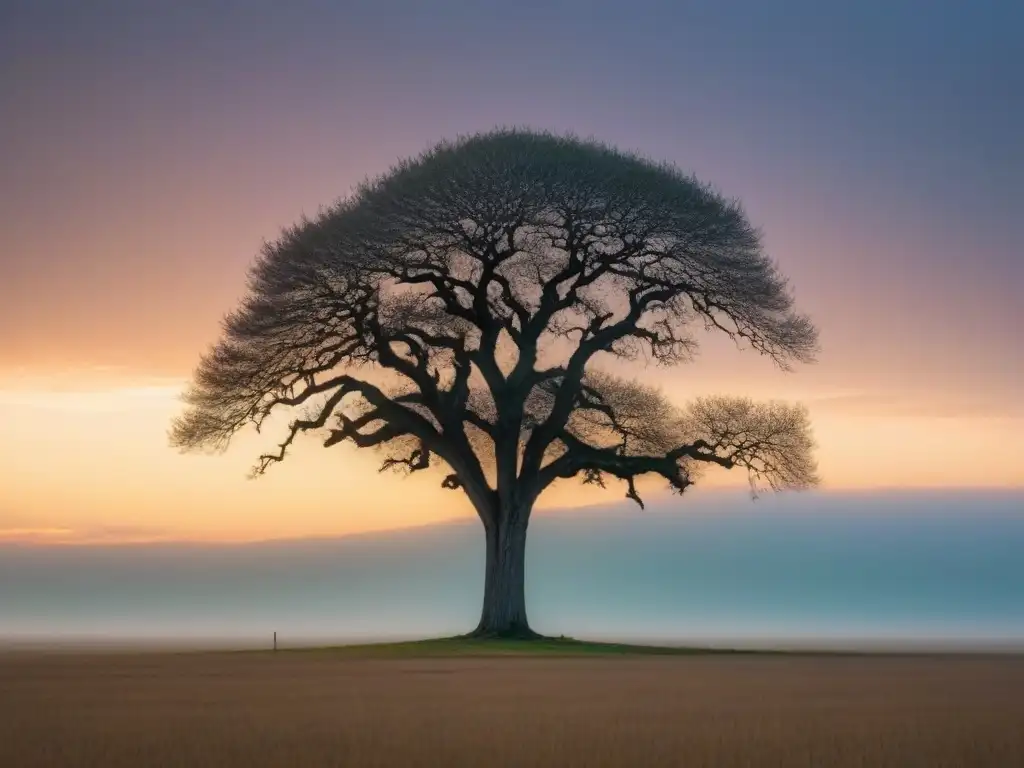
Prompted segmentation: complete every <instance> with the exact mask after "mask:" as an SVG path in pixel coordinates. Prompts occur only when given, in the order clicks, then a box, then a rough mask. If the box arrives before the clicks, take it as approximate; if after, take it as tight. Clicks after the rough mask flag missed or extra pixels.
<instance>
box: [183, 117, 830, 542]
mask: <svg viewBox="0 0 1024 768" xmlns="http://www.w3.org/2000/svg"><path fill="white" fill-rule="evenodd" d="M700 326H704V327H706V328H708V329H711V330H715V331H720V332H723V333H725V334H727V335H729V336H730V337H731V338H733V339H734V340H736V341H737V343H740V344H742V345H745V346H748V347H750V348H752V349H754V350H756V351H757V352H759V353H761V354H763V355H765V356H767V357H769V358H770V359H772V360H773V361H774V362H775V363H776V364H778V365H779V366H781V367H783V368H787V367H789V366H790V365H791V364H792V363H793V362H801V361H809V360H811V359H812V358H813V355H814V351H815V348H816V333H815V330H814V328H813V326H812V324H811V322H810V321H809V320H808V319H807V318H806V317H804V316H802V315H799V314H797V313H795V312H794V310H793V300H792V297H791V294H790V292H789V290H788V287H787V285H786V281H785V280H784V278H783V277H782V275H781V274H780V273H779V271H778V269H777V268H776V266H775V264H774V262H773V261H771V260H770V259H769V258H768V257H767V256H766V255H764V253H763V252H762V249H761V244H760V240H759V237H758V235H757V233H756V231H755V230H754V229H753V228H752V227H751V226H750V224H749V223H748V221H747V219H746V217H745V216H744V214H743V212H742V210H741V208H740V206H739V205H738V203H736V202H735V201H730V200H726V199H724V198H722V197H721V196H720V195H718V194H717V193H715V192H714V191H713V190H711V189H710V188H709V187H708V186H706V185H704V184H702V183H700V182H698V181H696V180H695V179H693V178H692V177H690V176H686V175H684V174H682V173H680V172H679V171H677V170H676V169H674V168H672V167H669V166H665V165H655V164H652V163H650V162H648V161H645V160H643V159H640V158H637V157H634V156H632V155H628V154H623V153H621V152H618V151H615V150H612V149H609V148H607V147H605V146H602V145H600V144H597V143H593V142H581V141H577V140H575V139H571V138H562V137H555V136H551V135H547V134H536V133H530V132H524V131H498V132H494V133H490V134H485V135H479V136H474V137H471V138H467V139H463V140H460V141H457V142H454V143H444V144H441V145H439V146H437V147H435V148H434V149H433V150H431V151H429V152H427V153H425V154H424V155H422V156H421V157H419V158H416V159H414V160H409V161H405V162H402V163H401V164H399V165H398V166H397V167H396V168H395V169H393V170H392V171H391V172H389V173H388V174H386V175H384V176H382V177H380V178H378V179H376V180H373V181H370V182H367V183H366V184H364V185H362V186H361V187H360V188H359V190H358V191H357V193H356V194H355V195H354V196H353V197H352V198H351V199H349V200H346V201H343V202H340V203H337V204H335V205H334V206H332V207H330V208H328V209H326V210H324V211H322V212H321V213H320V214H319V215H317V216H316V217H315V218H313V219H303V220H302V221H301V222H300V223H299V224H297V225H296V226H294V227H291V228H289V229H287V230H285V231H284V232H283V233H282V235H281V236H280V237H279V238H278V239H277V240H276V241H275V242H272V243H268V244H267V245H266V246H265V247H264V248H263V250H262V253H261V255H260V256H259V258H258V259H257V261H256V263H255V265H254V266H253V268H252V270H251V273H250V279H249V295H248V297H247V298H246V300H245V301H244V302H243V303H242V306H241V307H240V308H239V309H238V310H237V311H235V312H233V313H232V314H230V315H229V316H228V317H227V318H226V319H225V322H224V333H223V336H222V338H221V340H220V341H219V342H218V343H217V345H216V346H215V347H213V348H212V349H211V350H210V351H209V352H207V354H206V355H204V356H203V358H202V360H201V362H200V364H199V367H198V369H197V370H196V372H195V378H194V383H193V385H192V387H191V389H190V390H189V391H188V392H187V394H186V396H185V400H186V403H187V405H188V408H187V410H186V411H185V413H184V414H183V415H182V416H181V418H179V419H178V420H177V421H176V422H175V424H174V427H173V429H172V434H171V440H172V443H173V444H174V445H177V446H179V447H181V448H183V449H199V448H211V449H223V448H225V447H226V446H227V444H228V442H229V441H230V439H231V437H232V435H234V434H235V433H236V432H237V431H238V430H239V429H241V428H242V427H244V426H245V425H246V424H253V425H255V427H256V428H257V429H259V428H260V427H262V426H263V424H264V422H265V420H266V419H267V417H268V416H269V415H270V414H271V413H272V412H275V411H276V410H278V409H279V408H288V407H297V406H303V407H312V410H311V411H310V412H309V413H308V414H307V415H306V416H305V417H303V418H298V419H295V420H293V421H292V422H291V423H290V425H289V428H288V432H287V434H286V435H285V437H284V440H283V441H282V442H281V443H280V444H279V445H278V448H277V450H276V451H275V452H272V453H269V454H266V455H264V456H262V457H261V458H260V460H259V463H258V464H257V466H256V468H255V470H254V473H255V474H260V473H262V472H263V471H265V470H266V469H267V468H268V467H269V466H270V465H271V464H273V463H275V462H277V461H280V460H282V459H283V458H284V457H285V455H286V453H287V451H288V449H289V447H290V446H291V444H292V443H293V441H294V439H295V438H296V436H297V435H298V434H300V433H302V432H306V431H320V432H322V433H323V434H324V435H325V439H324V444H325V445H326V446H331V445H335V444H339V443H344V442H351V443H353V444H354V445H356V446H357V447H361V448H371V447H372V448H377V449H381V450H383V451H384V452H385V454H384V455H385V458H384V465H383V468H401V469H405V470H407V471H419V470H422V469H426V468H428V467H430V466H436V465H440V466H446V467H448V470H449V471H448V472H447V473H446V475H445V478H444V480H443V482H442V485H443V486H444V487H446V488H452V489H455V488H459V489H463V490H465V491H466V493H468V494H469V496H470V498H471V499H472V500H473V502H474V505H475V506H476V508H477V510H478V511H479V512H480V514H481V517H482V518H483V519H484V522H485V524H486V523H488V522H489V521H491V520H493V519H496V518H495V516H497V515H499V512H498V511H497V510H498V509H499V508H500V507H501V506H502V505H503V504H505V502H506V501H507V500H508V499H514V500H515V503H516V504H518V505H520V506H525V507H526V508H527V510H528V508H529V507H530V506H532V503H533V501H534V500H535V499H536V497H537V496H538V495H539V494H540V493H541V492H542V491H543V490H544V488H546V487H547V486H548V485H549V484H550V483H551V482H553V481H554V480H555V479H557V478H568V477H575V476H582V477H583V479H584V481H585V482H595V483H603V479H604V478H605V477H606V476H611V477H616V478H619V479H621V480H623V481H624V482H625V483H626V486H627V496H628V497H629V498H631V499H633V500H635V501H636V502H637V503H640V504H641V505H642V501H641V499H640V496H639V493H638V492H637V490H636V485H635V482H634V480H635V478H636V477H638V476H640V475H644V474H655V475H660V476H661V477H662V478H664V479H665V480H666V481H667V482H668V484H669V486H670V487H671V488H673V489H674V490H676V491H678V492H682V491H684V490H685V489H686V488H687V487H688V486H689V485H690V484H692V482H693V480H694V478H695V477H696V473H697V471H698V469H699V467H700V466H702V465H709V464H713V465H719V466H722V467H727V468H732V467H743V468H744V469H745V470H746V471H747V472H748V473H749V474H750V476H751V480H752V482H753V483H754V484H755V485H756V486H758V487H768V488H772V489H781V488H802V487H806V486H808V485H811V484H813V483H814V482H815V475H814V464H813V459H812V447H813V446H812V443H811V439H810V430H809V424H808V422H807V418H806V413H805V412H804V411H803V410H801V409H799V408H794V407H792V406H786V405H782V404H765V405H757V404H754V403H751V402H749V401H745V400H732V399H725V398H711V399H704V400H698V401H696V402H695V403H694V404H692V405H691V406H690V407H688V408H685V409H679V408H677V407H675V406H674V405H672V404H671V403H669V402H668V401H667V400H666V399H665V398H664V397H663V396H662V395H661V394H660V393H658V392H657V391H655V390H652V389H650V388H647V387H644V386H643V385H641V384H638V383H635V382H625V381H622V380H620V379H617V378H615V377H612V376H609V375H607V374H602V373H600V371H598V370H597V368H596V365H597V362H598V361H599V360H600V359H601V358H605V359H614V358H624V359H636V358H639V357H643V358H646V359H649V360H652V361H654V362H657V363H659V364H664V365H676V364H679V363H681V362H685V361H687V360H689V359H691V358H692V355H693V353H694V351H695V350H696V347H697V340H696V338H695V337H694V335H693V333H692V329H693V328H694V327H700ZM558 350H563V351H564V354H563V355H562V356H561V359H558V360H553V359H551V358H552V357H553V356H555V357H557V355H555V352H557V351H558ZM527 514H528V512H527Z"/></svg>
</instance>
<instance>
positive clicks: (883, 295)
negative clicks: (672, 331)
mask: <svg viewBox="0 0 1024 768" xmlns="http://www.w3.org/2000/svg"><path fill="white" fill-rule="evenodd" d="M1022 28H1024V5H1021V4H1020V3H1016V2H1012V1H1011V0H1004V1H1002V2H1000V1H999V0H973V1H969V0H963V1H962V2H961V1H956V2H954V1H952V0H950V1H942V0H934V1H932V2H926V1H925V0H919V1H918V2H912V1H911V0H884V1H882V0H867V1H864V2H858V3H822V2H812V1H811V0H789V1H788V2H784V3H763V2H760V0H715V1H713V2H712V1H711V0H708V2H684V1H683V0H672V1H669V2H663V3H662V2H653V1H649V0H633V1H632V2H628V3H623V2H607V1H605V0H590V1H588V2H584V1H583V0H565V1H563V2H544V3H540V2H533V0H523V1H521V2H515V3H512V2H506V3H489V2H470V1H469V0H436V2H432V3H414V2H411V1H410V2H388V1H387V0H374V1H372V2H370V1H367V2H338V1H337V0H335V1H334V2H327V0H322V1H321V2H314V1H312V0H308V1H306V2H289V3H280V2H271V1H270V0H250V1H249V2H245V3H242V2H222V3H216V4H214V3H187V2H157V1H156V0H149V1H148V2H129V1H128V0H123V1H121V2H108V1H105V0H96V1H94V2H90V3H80V2H72V1H71V0H67V1H65V2H58V1H57V0H24V1H23V2H12V1H11V0H0V104H2V119H0V424H2V425H3V426H2V433H3V440H2V441H0V476H2V481H0V539H15V540H32V541H111V540H115V541H117V540H140V539H153V538H193V539H204V540H222V539H251V538H268V537H275V536H301V535H326V534H335V533H342V532H347V531H356V530H366V529H373V528H389V527H396V526H403V525H410V524H415V523H425V522H429V521H432V520H438V519H443V518H448V517H457V516H462V515H466V514H469V511H468V506H467V505H466V504H465V503H464V502H463V501H462V499H461V498H459V497H458V495H456V494H452V493H450V492H443V491H441V490H440V489H439V488H437V487H436V485H437V478H433V477H426V478H424V477H415V478H410V479H406V480H402V479H400V478H397V477H393V476H389V475H383V476H382V475H378V474H376V472H375V469H376V463H377V459H376V457H375V456H374V455H373V454H370V455H364V454H361V453H357V452H355V451H354V450H353V449H351V448H344V447H343V448H334V449H331V450H329V451H325V450H323V449H321V448H319V446H318V445H317V444H316V443H315V442H314V441H311V440H310V441H307V443H306V444H304V445H302V446H300V448H299V450H298V451H296V454H295V455H294V456H293V457H291V459H290V460H289V461H288V462H286V463H285V464H284V465H282V466H280V467H275V468H274V469H273V470H272V471H271V472H270V473H269V474H268V475H267V477H265V478H263V479H261V480H259V481H256V482H252V481H248V480H246V479H245V473H246V470H247V468H248V467H249V466H250V465H251V463H252V461H253V460H254V458H255V456H256V455H257V453H258V452H259V450H260V448H262V447H264V446H265V445H266V442H261V441H259V440H255V439H254V438H253V436H245V437H243V438H242V439H240V440H239V441H238V443H237V444H236V445H235V446H234V448H233V449H232V450H231V452H229V453H228V454H227V455H225V456H220V457H205V456H187V457H182V456H179V455H178V454H177V453H176V452H175V451H173V450H172V449H170V448H169V447H167V444H166V429H167V427H168V424H169V421H170V419H171V418H172V416H173V415H174V414H175V413H176V412H177V410H178V408H179V405H178V403H177V399H176V398H177V395H178V393H179V392H180V390H181V387H182V385H183V383H184V382H185V381H186V379H187V377H188V376H189V374H190V372H191V369H192V367H193V366H194V364H195V363H196V361H197V358H198V356H199V354H200V353H201V352H202V351H203V350H204V349H205V348H206V347H207V346H208V345H209V344H210V343H211V342H213V341H214V340H215V339H216V336H217V333H218V329H219V326H218V324H219V321H220V318H221V317H222V315H223V314H224V313H225V312H226V311H228V310H229V309H231V308H232V306H233V305H234V304H235V303H236V302H237V300H238V299H239V298H240V296H241V295H242V292H243V290H244V279H245V271H246V268H247V267H248V265H249V263H250V262H251V260H252V258H253V256H254V255H255V253H256V252H257V250H258V249H259V247H260V244H261V242H262V241H263V240H264V239H271V238H273V237H275V236H276V234H277V233H278V231H279V230H280V228H281V227H283V226H285V225H288V224H290V223H292V222H293V221H295V219H296V218H297V217H298V216H299V215H301V214H302V213H304V212H305V213H312V212H315V211H316V210H317V208H318V207H319V206H321V205H323V204H326V203H329V202H331V201H333V200H334V199H336V198H337V197H339V196H343V195H346V194H348V192H349V191H350V189H351V188H352V186H353V185H354V184H356V183H357V182H359V181H360V180H361V179H363V178H364V177H365V176H367V175H370V174H376V173H379V172H381V171H384V170H386V169H387V168H388V167H389V166H390V165H391V164H392V163H394V162H395V161H396V160H397V159H399V158H400V157H403V156H407V155H410V154H415V153H417V152H419V151H420V150H422V149H424V148H426V147H427V146H429V145H430V144H432V143H433V142H435V141H437V140H439V139H441V138H445V137H453V136H456V135H458V134H464V133H469V132H474V131H477V130H485V129H488V128H491V127H494V126H496V125H510V124H516V125H527V126H531V127H536V128H547V129H552V130H555V131H559V132H565V131H572V132H574V133H577V134H580V135H584V136H590V135H592V136H595V137H597V138H600V139H602V140H605V141H607V142H609V143H612V144H615V145H618V146H621V147H623V148H626V149H635V150H638V151H640V152H642V153H643V154H646V155H649V156H651V157H653V158H656V159H664V160H670V161H673V162H675V163H677V164H678V165H680V166H681V167H683V168H685V169H688V170H692V171H694V172H695V173H697V175H698V176H700V177H701V178H703V179H706V180H708V181H711V182H712V183H714V184H715V185H716V186H717V187H718V188H720V189H721V190H722V191H723V192H725V193H726V194H727V195H729V196H736V197H739V198H740V199H742V200H743V202H744V204H745V206H746V208H747V211H748V213H749V215H750V217H751V219H752V220H753V221H754V223H755V224H756V225H757V226H759V227H760V228H761V229H762V231H763V232H764V239H765V243H766V246H767V248H768V250H769V252H770V253H771V254H772V255H773V256H774V257H775V258H776V259H777V260H778V261H779V263H780V265H781V267H782V269H783V271H784V272H785V273H786V274H787V275H788V276H790V278H791V279H792V283H793V286H794V289H795V291H796V294H797V298H798V303H799V305H800V306H801V307H802V309H803V310H804V311H806V312H808V313H810V314H811V315H812V317H813V318H814V319H815V321H816V322H817V324H818V325H819V327H820V330H821V341H822V346H823V352H822V354H821V357H820V362H819V363H818V364H816V365H814V366H810V367H804V368H802V369H800V370H799V371H798V372H796V373H794V374H781V373H779V372H777V371H775V370H773V368H772V367H771V365H770V363H768V362H767V361H766V360H763V359H760V358H758V357H756V356H754V355H751V354H749V353H747V354H740V353H737V352H735V351H734V350H733V349H732V348H731V347H730V345H729V344H728V343H722V342H721V341H715V342H711V343H708V344H707V345H706V347H705V351H704V353H703V354H702V355H701V357H700V358H699V359H698V361H697V362H696V363H694V364H693V365H689V366H686V367H684V368H680V369H676V370H674V371H664V370H660V369H656V370H650V371H648V372H646V373H645V374H644V375H645V376H649V377H650V378H651V379H653V380H656V381H657V382H658V383H659V384H660V385H661V386H663V387H664V389H665V391H666V392H668V393H669V394H670V395H671V396H672V397H673V398H678V399H679V400H680V401H684V400H685V399H686V398H688V397H690V396H692V395H696V394H706V393H715V392H721V393H728V394H749V395H751V396H755V397H783V398H788V399H796V400H801V401H803V402H805V403H807V405H808V406H809V408H810V410H811V414H812V417H813V420H814V424H815V431H816V435H817V438H818V441H819V444H820V451H819V458H820V467H821V474H822V475H823V477H824V483H825V489H826V490H837V489H877V488H920V487H955V486H960V487H1021V486H1024V458H1022V457H1024V398H1022V395H1024V392H1022V388H1024V385H1022V381H1024V345H1022V343H1021V340H1020V336H1021V330H1020V329H1021V327H1024V309H1022V299H1021V296H1022V293H1024V234H1022V228H1021V221H1022V216H1024V215H1022V211H1024V191H1022V189H1024V188H1022V186H1021V179H1022V178H1024V142H1022V141H1021V136H1024V100H1022V99H1021V98H1020V97H1021V94H1022V93H1024V49H1022V47H1021V45H1020V37H1019V35H1020V30H1021V29H1022ZM271 439H272V438H271ZM735 482H742V479H739V478H728V477H712V478H710V484H711V485H712V486H715V485H721V484H729V483H735ZM608 493H609V494H610V495H609V496H603V497H597V496H594V495H593V494H591V493H589V492H588V493H587V494H581V493H580V491H579V489H578V488H577V487H576V486H575V485H573V486H566V487H562V488H558V489H556V490H555V491H554V492H553V493H552V494H551V495H550V496H548V497H546V498H545V499H544V500H543V504H544V505H546V506H549V507H550V506H564V505H578V504H583V503H589V502H591V501H595V500H603V501H608V500H609V499H614V498H617V494H618V493H619V490H618V489H615V490H610V491H609V492H608Z"/></svg>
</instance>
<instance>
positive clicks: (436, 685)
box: [0, 650, 1024, 768]
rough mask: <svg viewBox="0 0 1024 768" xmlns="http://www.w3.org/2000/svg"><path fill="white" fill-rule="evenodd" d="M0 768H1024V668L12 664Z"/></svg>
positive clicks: (700, 660) (792, 660)
mask: <svg viewBox="0 0 1024 768" xmlns="http://www.w3.org/2000/svg"><path fill="white" fill-rule="evenodd" d="M0 765H3V766H19V767H22V768H29V767H31V766H93V765H95V766H105V767H107V768H120V767H122V766H124V767H128V766H131V767H132V768H134V767H136V766H153V767H156V766H286V765H287V766H291V765H301V766H321V765H323V766H448V765H456V766H458V765H466V766H475V765H487V766H506V765H507V766H544V765H552V766H595V767H596V766H650V767H652V768H653V767H654V766H719V767H721V768H727V767H728V766H774V765H779V766H793V767H794V768H796V767H798V766H815V767H816V768H819V767H821V766H899V767H900V768H912V767H913V766H928V767H929V768H936V767H938V766H1013V765H1024V658H1021V657H1013V656H1004V657H999V656H989V657H969V656H841V655H831V656H830V655H819V656H815V655H789V654H785V655H746V654H725V655H715V654H711V655H699V654H693V655H664V656H660V655H646V656H644V655H634V654H629V653H617V654H616V653H610V654H607V655H606V654H584V655H567V654H556V655H547V654H542V655H540V656H538V655H532V656H523V655H517V654H505V655H489V654H479V653H477V654H470V655H465V654H463V655H445V654H443V653H424V654H422V655H416V654H414V653H393V654H387V653H385V654H365V655H363V654H359V653H342V652H332V651H329V650H325V651H288V652H279V653H276V654H274V653H242V652H239V653H117V654H114V653H107V654H101V653H93V654H70V653H61V654H56V653H55V654H42V653H32V654H29V653H8V654H4V655H0Z"/></svg>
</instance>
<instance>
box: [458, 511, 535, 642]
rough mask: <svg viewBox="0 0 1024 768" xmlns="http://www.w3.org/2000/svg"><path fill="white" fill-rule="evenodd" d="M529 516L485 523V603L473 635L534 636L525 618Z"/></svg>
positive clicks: (511, 515)
mask: <svg viewBox="0 0 1024 768" xmlns="http://www.w3.org/2000/svg"><path fill="white" fill-rule="evenodd" d="M528 519H529V518H528V515H519V514H510V515H503V516H501V518H499V520H498V522H497V523H495V524H492V525H490V526H485V533H486V539H487V560H486V572H485V577H484V605H483V610H482V611H481V614H480V623H479V624H478V625H477V628H476V630H474V632H473V633H472V634H473V636H474V637H509V638H531V637H537V635H536V633H535V632H533V630H531V629H530V624H529V622H528V621H527V619H526V589H525V587H526V579H525V577H526V526H527V520H528Z"/></svg>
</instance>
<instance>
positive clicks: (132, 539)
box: [0, 525, 180, 545]
mask: <svg viewBox="0 0 1024 768" xmlns="http://www.w3.org/2000/svg"><path fill="white" fill-rule="evenodd" d="M172 540H180V537H174V536H172V535H171V533H170V531H167V530H165V529H162V528H153V527H148V526H135V525H92V526H86V527H82V528H67V527H58V526H53V527H46V526H35V527H29V526H24V527H16V528H15V527H12V528H0V544H37V545H57V544H150V543H156V542H164V541H172Z"/></svg>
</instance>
